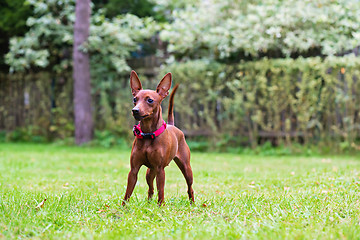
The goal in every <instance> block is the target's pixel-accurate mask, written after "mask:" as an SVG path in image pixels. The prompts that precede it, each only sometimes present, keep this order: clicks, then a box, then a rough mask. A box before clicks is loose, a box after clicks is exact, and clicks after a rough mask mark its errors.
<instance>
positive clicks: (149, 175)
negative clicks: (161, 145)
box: [146, 168, 156, 200]
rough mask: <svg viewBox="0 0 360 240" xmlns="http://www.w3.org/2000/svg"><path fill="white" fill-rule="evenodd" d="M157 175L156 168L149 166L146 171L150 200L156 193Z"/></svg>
mask: <svg viewBox="0 0 360 240" xmlns="http://www.w3.org/2000/svg"><path fill="white" fill-rule="evenodd" d="M155 176H156V171H155V170H154V169H151V168H148V169H147V171H146V182H147V184H148V186H149V191H148V200H150V199H151V198H152V196H153V195H154V178H155Z"/></svg>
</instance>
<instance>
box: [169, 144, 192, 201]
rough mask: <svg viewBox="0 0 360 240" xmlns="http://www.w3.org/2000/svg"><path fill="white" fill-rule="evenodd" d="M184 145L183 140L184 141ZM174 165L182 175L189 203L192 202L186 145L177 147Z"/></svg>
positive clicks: (190, 173)
mask: <svg viewBox="0 0 360 240" xmlns="http://www.w3.org/2000/svg"><path fill="white" fill-rule="evenodd" d="M184 143H185V140H184ZM174 161H175V163H176V165H177V166H178V167H179V168H180V170H181V172H182V174H183V175H184V177H185V180H186V184H187V186H188V195H189V199H190V200H191V203H193V202H194V190H193V188H192V184H193V173H192V169H191V166H190V151H189V147H188V146H187V144H186V143H185V144H183V146H181V147H179V152H178V154H177V156H176V157H175V158H174Z"/></svg>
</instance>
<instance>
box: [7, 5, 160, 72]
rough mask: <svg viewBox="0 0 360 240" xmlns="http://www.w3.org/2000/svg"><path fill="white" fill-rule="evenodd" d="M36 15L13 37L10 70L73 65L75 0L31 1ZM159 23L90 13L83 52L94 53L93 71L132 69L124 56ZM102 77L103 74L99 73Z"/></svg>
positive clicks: (8, 60) (151, 33) (129, 15)
mask: <svg viewBox="0 0 360 240" xmlns="http://www.w3.org/2000/svg"><path fill="white" fill-rule="evenodd" d="M29 3H30V4H31V5H32V6H33V8H34V13H35V17H30V18H29V19H28V20H27V26H28V27H29V31H28V32H27V33H26V34H25V36H24V37H16V38H12V39H11V41H10V51H9V53H8V54H7V55H6V62H7V64H9V65H10V71H11V72H14V71H23V70H27V69H31V68H34V67H35V68H36V67H40V68H47V67H48V68H51V70H55V71H56V72H61V71H64V70H67V69H68V68H69V67H71V55H72V44H73V25H74V21H75V1H74V0H64V1H56V0H29ZM156 29H157V26H156V25H155V24H154V22H153V20H152V19H151V18H144V19H141V18H138V17H136V16H134V15H131V14H126V15H124V16H119V17H117V18H114V19H111V20H110V19H106V18H105V17H104V15H103V14H102V13H101V11H100V12H95V13H93V14H92V16H91V27H90V36H89V39H88V42H87V43H86V44H84V45H83V51H89V52H90V56H91V71H92V75H93V76H94V77H95V78H96V77H97V76H98V75H97V74H102V73H104V72H109V71H113V72H115V73H123V72H126V71H129V70H130V69H129V66H128V65H127V63H126V61H125V59H126V58H127V57H129V55H130V52H131V51H134V50H136V49H137V48H138V42H139V41H142V40H144V39H145V38H149V37H151V36H152V35H153V34H154V32H155V31H156ZM99 77H101V76H99Z"/></svg>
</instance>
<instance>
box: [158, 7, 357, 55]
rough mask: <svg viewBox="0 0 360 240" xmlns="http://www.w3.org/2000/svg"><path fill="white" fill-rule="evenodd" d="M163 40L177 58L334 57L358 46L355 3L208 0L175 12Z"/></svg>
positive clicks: (164, 31)
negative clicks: (239, 56) (240, 55)
mask: <svg viewBox="0 0 360 240" xmlns="http://www.w3.org/2000/svg"><path fill="white" fill-rule="evenodd" d="M161 38H162V39H163V40H166V41H169V43H170V44H169V51H170V52H172V53H174V54H175V55H177V56H180V57H184V56H185V57H190V58H201V57H206V58H212V59H225V58H229V57H231V56H234V55H235V56H236V55H239V54H242V55H244V56H245V57H250V58H258V57H261V56H268V57H290V56H298V55H303V56H315V55H327V56H328V55H337V54H342V53H344V52H346V51H349V50H351V49H354V48H355V47H357V46H359V42H360V2H359V1H358V0H340V1H332V0H315V1H313V0H287V1H282V0H264V1H250V0H248V1H241V0H221V1H220V0H208V1H199V2H197V3H196V4H195V6H188V7H187V8H185V9H180V10H175V11H174V14H173V21H172V23H170V24H168V25H166V26H165V29H164V30H163V31H162V32H161Z"/></svg>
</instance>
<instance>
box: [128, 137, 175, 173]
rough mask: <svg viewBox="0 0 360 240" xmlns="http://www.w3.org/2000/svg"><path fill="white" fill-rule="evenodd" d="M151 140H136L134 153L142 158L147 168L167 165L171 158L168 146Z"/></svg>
mask: <svg viewBox="0 0 360 240" xmlns="http://www.w3.org/2000/svg"><path fill="white" fill-rule="evenodd" d="M156 140H157V139H155V140H153V141H144V142H140V143H139V142H138V143H137V144H136V148H135V154H136V155H137V157H138V158H139V159H142V160H143V164H144V165H145V166H146V167H148V168H156V167H159V166H167V165H168V164H169V162H170V160H171V159H172V157H174V156H171V155H172V154H171V151H170V146H169V145H168V144H161V142H157V141H156Z"/></svg>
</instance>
